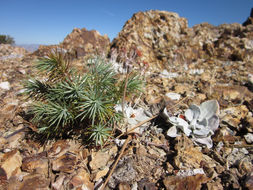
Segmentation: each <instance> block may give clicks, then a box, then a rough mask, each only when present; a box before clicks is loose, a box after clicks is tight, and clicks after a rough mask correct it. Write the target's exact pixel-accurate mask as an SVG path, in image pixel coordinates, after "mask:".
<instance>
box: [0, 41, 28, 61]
mask: <svg viewBox="0 0 253 190" xmlns="http://www.w3.org/2000/svg"><path fill="white" fill-rule="evenodd" d="M27 53H28V51H26V50H25V49H24V48H22V47H17V46H12V45H10V44H0V60H7V59H14V58H22V57H23V56H24V55H26V54H27Z"/></svg>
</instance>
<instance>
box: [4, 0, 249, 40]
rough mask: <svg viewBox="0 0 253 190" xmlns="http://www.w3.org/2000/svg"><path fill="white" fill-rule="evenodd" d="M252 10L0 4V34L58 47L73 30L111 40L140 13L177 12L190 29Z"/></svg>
mask: <svg viewBox="0 0 253 190" xmlns="http://www.w3.org/2000/svg"><path fill="white" fill-rule="evenodd" d="M252 7H253V1H252V0H3V1H2V2H1V3H0V34H8V35H10V36H12V37H14V39H15V41H16V43H17V44H24V43H25V44H27V43H36V44H38V43H39V44H58V43H59V42H62V41H63V39H64V38H65V37H66V35H67V34H69V33H70V32H71V31H72V29H73V28H74V27H78V28H83V27H85V28H86V29H88V30H92V29H95V30H97V31H99V32H100V34H102V35H103V34H107V35H108V36H109V38H110V39H111V40H112V39H113V38H114V37H116V36H117V34H118V32H120V31H121V29H122V27H123V26H124V24H125V22H126V21H127V20H128V19H130V18H131V17H132V15H133V14H134V13H136V12H139V11H146V10H150V9H155V10H166V11H171V12H176V13H178V14H179V16H181V17H185V18H187V20H188V24H189V26H190V27H192V26H193V25H195V24H200V23H202V22H209V23H210V24H213V25H219V24H223V23H234V22H238V23H242V22H244V21H245V20H246V18H247V17H248V16H249V15H250V10H251V8H252Z"/></svg>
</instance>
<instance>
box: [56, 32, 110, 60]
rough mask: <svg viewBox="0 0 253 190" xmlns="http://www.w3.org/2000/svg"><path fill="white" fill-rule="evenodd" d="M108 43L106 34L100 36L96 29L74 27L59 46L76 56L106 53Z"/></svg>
mask: <svg viewBox="0 0 253 190" xmlns="http://www.w3.org/2000/svg"><path fill="white" fill-rule="evenodd" d="M109 44H110V39H109V38H108V36H107V35H104V36H101V35H100V34H99V32H98V31H96V30H91V31H88V30H86V29H85V28H82V29H79V28H74V29H73V31H72V32H71V33H70V34H69V35H68V36H67V37H66V38H65V39H64V40H63V42H62V43H61V45H60V46H61V47H62V48H64V49H66V50H67V51H68V52H70V53H71V54H72V55H73V56H75V58H78V57H82V56H85V55H87V54H97V53H100V54H101V53H107V51H108V49H109Z"/></svg>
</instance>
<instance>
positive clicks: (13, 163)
mask: <svg viewBox="0 0 253 190" xmlns="http://www.w3.org/2000/svg"><path fill="white" fill-rule="evenodd" d="M21 164H22V157H21V155H20V153H19V151H18V150H13V151H11V152H7V153H5V154H4V155H3V157H2V159H1V176H3V177H2V178H3V179H4V178H5V175H6V178H7V179H9V178H10V177H11V176H14V175H17V174H18V173H20V167H21Z"/></svg>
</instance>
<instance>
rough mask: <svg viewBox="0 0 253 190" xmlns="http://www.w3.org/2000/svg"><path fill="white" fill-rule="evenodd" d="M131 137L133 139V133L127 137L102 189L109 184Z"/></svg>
mask: <svg viewBox="0 0 253 190" xmlns="http://www.w3.org/2000/svg"><path fill="white" fill-rule="evenodd" d="M130 139H131V135H128V137H127V139H126V141H125V143H124V145H123V147H122V149H121V150H120V154H119V156H118V158H117V160H116V162H115V163H114V165H113V167H112V169H111V171H110V173H109V175H108V177H107V178H106V180H105V183H104V185H103V187H102V188H101V190H104V188H105V186H106V185H107V183H108V181H109V180H110V178H111V176H112V174H113V172H114V170H115V168H116V166H117V164H118V162H119V160H120V158H121V157H122V155H123V153H124V151H125V149H126V146H127V144H128V142H129V141H130Z"/></svg>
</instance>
